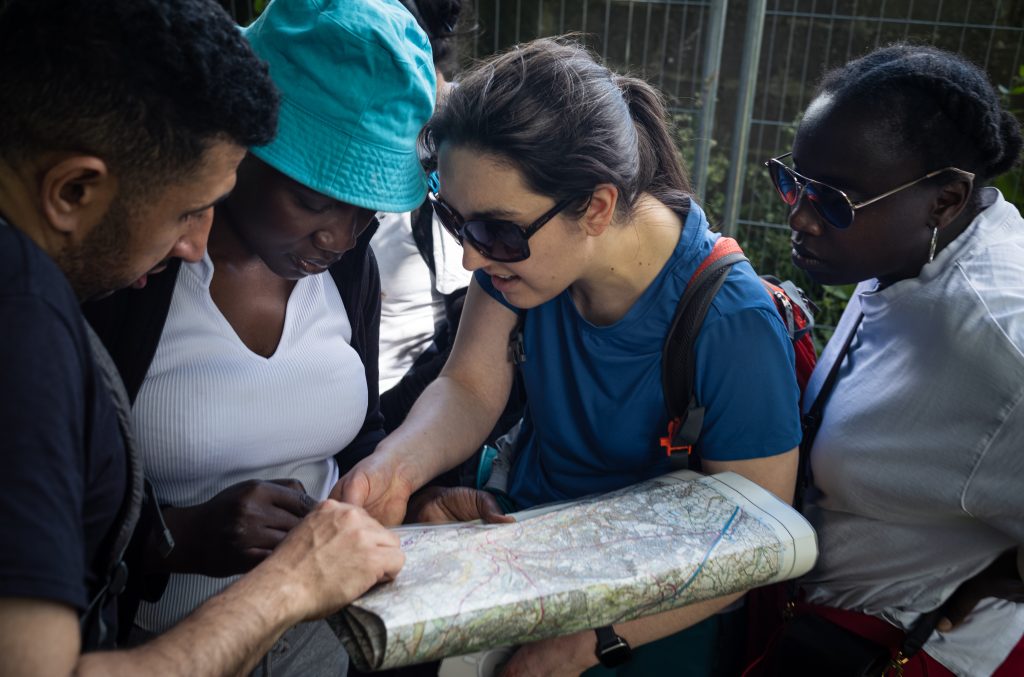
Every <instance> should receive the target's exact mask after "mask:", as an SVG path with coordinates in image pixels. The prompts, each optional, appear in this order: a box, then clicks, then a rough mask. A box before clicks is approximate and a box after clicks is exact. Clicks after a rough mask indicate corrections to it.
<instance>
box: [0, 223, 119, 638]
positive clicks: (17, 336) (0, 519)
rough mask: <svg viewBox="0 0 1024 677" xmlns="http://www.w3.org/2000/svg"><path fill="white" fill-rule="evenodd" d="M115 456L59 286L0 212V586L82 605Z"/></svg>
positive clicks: (66, 288)
mask: <svg viewBox="0 0 1024 677" xmlns="http://www.w3.org/2000/svg"><path fill="white" fill-rule="evenodd" d="M126 463H127V459H126V456H125V448H124V441H123V439H122V437H121V433H120V430H119V428H118V423H117V415H116V413H115V410H114V404H113V401H112V399H111V395H110V393H109V391H108V390H107V388H106V386H105V385H104V383H103V379H102V376H101V375H100V374H99V373H98V372H97V370H96V367H95V365H94V363H93V359H92V354H91V353H90V350H89V343H88V338H87V335H86V330H85V325H84V320H83V318H82V315H81V311H80V309H79V305H78V301H77V299H76V298H75V295H74V292H73V291H72V289H71V286H70V285H69V284H68V281H67V279H66V278H65V277H64V274H63V273H62V272H61V270H60V269H59V268H58V267H57V265H56V264H55V263H54V262H53V260H52V259H50V257H49V256H47V255H46V253H44V252H43V251H42V250H41V249H39V247H37V246H36V245H35V243H34V242H32V241H31V240H30V239H29V238H28V237H27V236H26V235H24V234H23V233H22V232H21V231H19V230H18V229H16V228H14V227H12V226H10V225H8V224H7V223H6V222H4V221H3V219H0V597H19V598H24V597H32V598H41V599H46V600H52V601H56V602H61V603H63V604H67V605H68V606H70V607H73V608H74V609H76V610H77V611H78V612H79V613H81V612H82V611H84V610H85V607H86V605H87V603H88V601H89V598H90V597H91V595H92V594H94V592H95V591H96V589H97V586H98V582H99V580H100V579H101V578H102V574H103V571H104V568H105V566H106V564H107V562H106V560H107V558H108V557H109V550H107V549H108V548H109V547H110V545H109V538H110V537H109V532H110V530H111V528H112V527H113V525H114V521H115V519H116V517H117V514H118V511H119V509H120V507H121V505H122V501H123V500H124V496H125V491H126V489H127V475H126V473H127V466H126ZM107 611H108V613H105V614H104V616H105V617H106V618H111V614H110V613H109V611H112V610H107ZM90 648H95V647H83V649H90Z"/></svg>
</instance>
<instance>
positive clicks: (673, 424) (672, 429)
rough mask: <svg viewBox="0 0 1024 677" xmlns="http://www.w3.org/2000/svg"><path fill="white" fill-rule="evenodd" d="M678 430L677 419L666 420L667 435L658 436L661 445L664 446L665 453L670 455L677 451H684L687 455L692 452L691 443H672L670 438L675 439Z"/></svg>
mask: <svg viewBox="0 0 1024 677" xmlns="http://www.w3.org/2000/svg"><path fill="white" fill-rule="evenodd" d="M678 431H679V419H678V418H674V419H672V420H671V421H669V422H668V435H667V436H666V437H661V438H659V442H660V443H661V446H663V447H665V455H666V456H668V457H671V456H672V454H676V453H679V452H685V453H686V455H687V456H689V455H690V454H691V453H693V445H690V444H680V445H674V444H672V440H673V439H675V436H676V433H677V432H678Z"/></svg>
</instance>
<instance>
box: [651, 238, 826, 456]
mask: <svg viewBox="0 0 1024 677" xmlns="http://www.w3.org/2000/svg"><path fill="white" fill-rule="evenodd" d="M747 260H748V259H747V257H746V255H744V253H743V250H742V249H740V246H739V244H738V243H737V242H736V240H734V239H732V238H731V237H720V238H718V240H717V241H716V242H715V245H714V247H713V248H712V250H711V253H710V254H709V255H708V256H707V258H706V259H704V261H703V262H702V263H701V264H700V266H699V267H698V268H697V270H696V271H695V272H694V274H693V276H692V277H691V278H690V280H689V282H687V284H686V290H685V291H684V292H683V296H682V298H680V299H679V304H678V305H677V306H676V312H675V316H674V317H673V318H672V324H671V327H670V329H669V332H668V338H666V339H665V345H664V347H663V348H662V353H661V387H662V390H663V391H664V393H665V405H666V406H667V408H668V412H669V417H670V418H669V423H668V434H667V435H666V436H665V437H662V438H661V446H663V447H664V448H665V453H666V454H668V456H669V458H670V459H671V460H672V468H673V469H678V468H686V467H693V468H694V469H698V468H699V458H698V455H694V454H693V451H694V448H695V447H696V445H697V441H698V440H699V439H700V432H701V428H702V427H703V425H704V407H703V406H701V404H700V403H699V402H697V398H696V396H695V395H694V392H693V379H694V374H695V372H696V369H695V364H694V362H695V359H696V357H695V356H696V351H695V350H694V348H695V346H696V342H697V335H698V334H699V333H700V328H701V325H702V324H703V323H704V317H705V316H706V315H707V312H708V309H709V308H710V307H711V302H712V300H713V299H714V298H715V294H717V293H718V290H719V288H721V286H722V283H723V282H725V278H726V277H727V276H728V275H729V270H730V269H731V268H732V267H733V266H734V265H735V264H737V263H739V262H740V261H747ZM761 283H762V284H763V285H764V288H765V291H766V292H767V293H768V294H769V295H770V296H771V297H772V300H773V301H774V302H775V308H776V310H778V311H779V315H781V316H782V321H783V323H784V324H785V325H786V329H787V331H788V332H789V337H790V339H791V340H792V341H793V350H794V352H795V353H796V380H797V383H798V384H799V386H800V392H801V393H802V392H803V390H804V387H805V386H806V385H807V379H808V378H810V376H811V372H812V371H814V363H815V362H816V361H817V356H816V353H815V351H814V341H813V340H812V338H811V329H813V328H814V312H815V311H817V308H816V307H815V306H814V304H813V303H812V302H811V301H810V300H809V299H808V298H807V297H806V295H805V294H804V292H803V291H802V290H801V289H800V288H799V287H797V286H796V285H795V284H793V283H792V282H790V281H786V282H780V281H779V280H778V279H776V278H773V277H767V276H762V277H761Z"/></svg>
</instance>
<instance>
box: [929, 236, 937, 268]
mask: <svg viewBox="0 0 1024 677" xmlns="http://www.w3.org/2000/svg"><path fill="white" fill-rule="evenodd" d="M938 239H939V229H938V228H932V244H931V246H930V247H929V248H928V263H931V262H932V259H934V258H935V243H936V242H938Z"/></svg>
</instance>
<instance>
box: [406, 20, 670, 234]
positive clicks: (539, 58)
mask: <svg viewBox="0 0 1024 677" xmlns="http://www.w3.org/2000/svg"><path fill="white" fill-rule="evenodd" d="M421 142H422V145H423V147H424V153H425V156H426V157H429V158H436V154H437V149H438V148H439V147H440V146H441V145H442V144H444V143H451V144H452V145H456V146H466V147H470V148H474V149H477V150H480V151H483V152H485V153H490V154H492V155H495V156H497V157H499V158H502V159H504V160H507V161H508V162H509V163H510V164H511V165H512V166H514V167H515V168H516V169H518V170H519V171H520V172H521V173H522V175H523V178H524V180H525V181H526V183H527V185H528V186H529V187H530V189H531V190H533V191H534V192H536V193H538V194H540V195H546V196H548V197H551V198H553V199H555V200H556V201H558V200H563V199H566V198H573V197H576V198H579V199H578V200H577V201H576V203H575V204H573V205H572V208H573V209H574V211H575V212H576V214H577V215H579V214H581V213H582V212H583V211H584V208H585V206H586V204H587V200H588V198H589V196H590V193H591V192H592V191H593V190H594V187H595V186H597V185H598V184H601V183H610V184H613V185H614V186H615V187H616V188H617V189H618V191H619V202H618V206H617V209H618V211H619V213H620V215H624V214H629V213H630V212H631V211H632V208H633V206H634V205H635V204H636V200H637V198H638V197H639V196H640V195H641V194H642V193H648V194H650V195H652V196H654V197H655V198H657V199H658V200H660V201H661V202H662V203H664V204H666V205H668V206H669V207H671V208H672V209H674V210H676V211H682V210H685V209H687V208H688V207H689V204H690V184H689V181H688V180H687V178H686V172H685V171H684V169H683V167H682V164H681V163H680V161H679V155H678V152H677V151H676V147H675V144H674V143H673V141H672V135H671V133H670V131H669V127H668V123H667V121H666V115H665V106H664V103H663V102H662V98H661V96H660V95H659V94H658V92H657V91H656V90H655V89H654V88H653V87H651V86H650V85H649V84H647V83H646V82H644V81H643V80H640V79H637V78H630V77H624V76H620V75H616V74H615V73H613V72H611V71H610V70H608V68H606V67H605V66H604V65H602V64H600V63H599V62H598V61H597V60H596V59H595V57H594V56H593V55H592V54H591V53H590V52H588V51H587V50H586V49H585V48H583V47H582V46H580V45H579V44H577V43H575V42H572V41H570V40H566V39H558V40H555V39H549V38H545V39H540V40H534V41H533V42H529V43H526V44H524V45H519V46H517V47H515V48H513V49H512V50H510V51H508V52H505V53H504V54H500V55H498V56H495V57H492V58H490V59H488V60H486V61H484V62H482V63H481V64H480V65H479V66H477V67H476V68H474V69H473V70H471V71H468V72H467V73H465V74H464V75H463V76H462V77H461V78H460V79H459V86H458V87H455V88H454V89H453V90H452V91H451V92H450V93H449V94H448V95H447V97H446V98H445V100H444V103H443V105H441V106H440V107H439V108H438V110H437V112H435V114H434V117H433V118H431V120H430V121H429V122H428V123H427V125H426V127H424V129H423V132H422V133H421ZM430 162H432V160H428V163H430Z"/></svg>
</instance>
